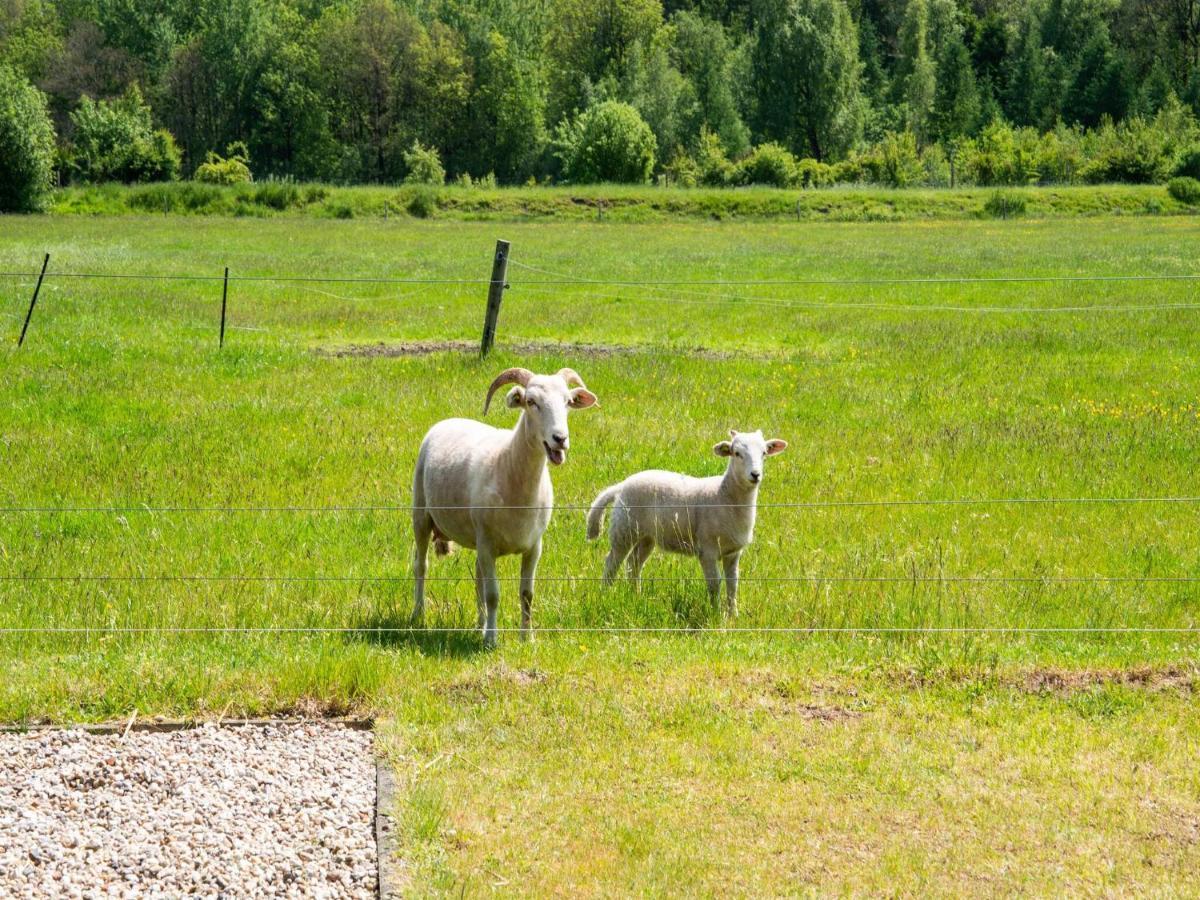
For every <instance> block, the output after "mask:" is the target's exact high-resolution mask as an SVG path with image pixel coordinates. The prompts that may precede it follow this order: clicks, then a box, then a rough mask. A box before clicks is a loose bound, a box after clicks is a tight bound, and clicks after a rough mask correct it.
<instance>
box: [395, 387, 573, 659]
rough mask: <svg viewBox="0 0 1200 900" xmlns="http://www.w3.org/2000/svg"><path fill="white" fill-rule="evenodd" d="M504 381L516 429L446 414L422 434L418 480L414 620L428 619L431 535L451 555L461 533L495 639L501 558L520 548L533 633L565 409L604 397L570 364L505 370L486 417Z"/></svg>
mask: <svg viewBox="0 0 1200 900" xmlns="http://www.w3.org/2000/svg"><path fill="white" fill-rule="evenodd" d="M505 384H515V385H516V387H514V388H513V389H512V390H511V391H509V393H508V397H507V398H506V400H505V403H506V405H507V406H508V408H509V409H519V410H521V417H520V418H519V419H518V420H517V424H516V427H515V428H513V429H511V430H508V429H500V428H493V427H492V426H490V425H485V424H483V423H482V422H476V421H475V420H473V419H446V420H444V421H442V422H438V423H437V424H436V425H434V426H433V427H432V428H430V429H429V432H428V433H427V434H426V435H425V440H424V441H422V442H421V450H420V452H419V453H418V455H417V470H416V474H415V476H414V478H413V532H414V535H415V537H416V549H415V552H414V556H413V575H414V581H415V584H414V588H413V594H414V604H413V614H412V620H413V624H414V625H420V624H421V622H422V621H423V618H424V614H425V563H426V557H427V555H428V550H429V541H430V539H431V538H432V539H433V541H434V548H435V549H436V550H437V552H438V554H439V555H444V554H446V553H449V552H450V542H451V541H454V542H455V543H457V544H460V545H462V546H463V547H468V548H472V549H474V550H475V595H476V600H477V603H478V612H479V618H478V626H479V628H480V629H482V631H483V639H484V644H485V645H487V646H489V647H491V646H495V644H496V609H497V607H498V606H499V603H500V583H499V581H498V580H497V578H496V559H497V557H500V556H508V555H510V554H516V553H519V554H521V636H522V637H523V638H528V637H529V636H530V633H531V630H532V627H533V583H534V576H535V574H536V572H537V564H538V559H539V557H541V555H542V534H543V533H544V532H545V531H546V526H547V525H548V524H549V523H550V513H551V510H552V508H553V506H554V488H553V487H552V485H551V484H550V473H549V472H548V471H547V469H546V461H547V460H549V461H550V462H551V463H553V464H554V465H556V466H558V465H562V463H563V462H565V461H566V458H567V450H568V449H569V447H570V440H569V433H568V431H567V410H568V409H585V408H587V407H589V406H593V405H594V404H595V403H596V395H595V394H593V393H592V392H591V391H589V390H588V389H587V387H586V386H585V385H584V383H583V379H582V378H580V377H579V375H578V374H577V373H576V372H575V371H574V370H572V369H561V370H560V371H559V372H558V373H557V374H554V375H535V374H534V373H533V372H531V371H529V370H528V369H520V368H515V369H507V370H505V371H504V372H501V373H500V374H499V375H498V376H496V379H495V381H493V382H492V384H491V387H489V388H488V392H487V400H485V401H484V404H483V412H484V414H485V415H486V414H487V410H488V406H489V404H490V403H491V402H492V395H493V394H494V393H495V392H496V390H497V389H498V388H499V387H501V386H502V385H505ZM572 385H576V386H575V387H572Z"/></svg>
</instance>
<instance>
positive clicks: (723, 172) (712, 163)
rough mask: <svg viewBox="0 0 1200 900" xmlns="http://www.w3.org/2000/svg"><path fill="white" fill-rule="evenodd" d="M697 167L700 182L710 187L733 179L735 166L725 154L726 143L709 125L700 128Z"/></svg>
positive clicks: (721, 184) (719, 185)
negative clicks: (710, 129) (722, 141)
mask: <svg viewBox="0 0 1200 900" xmlns="http://www.w3.org/2000/svg"><path fill="white" fill-rule="evenodd" d="M696 168H697V170H698V171H699V178H700V183H701V184H704V185H708V186H709V187H721V186H723V185H726V184H729V183H730V182H731V181H732V180H733V176H734V166H733V163H731V162H730V161H729V158H728V157H727V156H726V155H725V145H724V144H722V143H721V138H720V136H719V135H717V134H716V132H713V131H709V129H708V126H707V125H704V126H702V127H701V128H700V137H699V138H698V139H697V141H696Z"/></svg>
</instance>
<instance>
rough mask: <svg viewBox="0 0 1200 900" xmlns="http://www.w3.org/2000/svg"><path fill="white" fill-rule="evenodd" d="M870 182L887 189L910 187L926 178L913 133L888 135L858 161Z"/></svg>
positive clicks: (891, 133) (904, 132)
mask: <svg viewBox="0 0 1200 900" xmlns="http://www.w3.org/2000/svg"><path fill="white" fill-rule="evenodd" d="M858 164H859V166H860V168H861V170H862V172H863V175H864V176H865V178H866V180H867V181H871V182H874V183H875V184H882V185H886V186H887V187H898V188H899V187H909V186H911V185H914V184H920V183H921V180H922V179H923V178H924V177H925V169H924V168H923V167H922V166H921V158H920V156H918V155H917V139H916V138H915V137H914V136H913V134H912V132H911V131H903V132H899V133H897V132H894V131H893V132H888V133H887V134H885V135H884V136H883V139H882V140H881V141H879V143H877V144H875V146H873V147H871V148H870V149H869V150H868V151H867V152H866V153H864V154H861V155H860V156H859V157H858Z"/></svg>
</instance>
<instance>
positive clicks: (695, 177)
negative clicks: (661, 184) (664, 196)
mask: <svg viewBox="0 0 1200 900" xmlns="http://www.w3.org/2000/svg"><path fill="white" fill-rule="evenodd" d="M663 174H664V175H665V176H666V179H667V183H668V184H670V183H674V184H675V185H677V186H678V187H686V188H693V187H696V186H697V185H698V184H700V167H699V166H698V165H697V164H696V160H694V159H692V157H691V156H689V155H688V153H687V151H686V150H684V149H683V148H682V147H676V148H675V154H674V155H673V156H672V157H671V159H670V160H669V161H668V162H667V164H666V165H665V166H663Z"/></svg>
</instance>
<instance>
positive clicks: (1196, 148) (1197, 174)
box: [1175, 144, 1200, 178]
mask: <svg viewBox="0 0 1200 900" xmlns="http://www.w3.org/2000/svg"><path fill="white" fill-rule="evenodd" d="M1175 174H1176V175H1184V176H1187V177H1188V178H1200V144H1193V145H1192V146H1190V147H1188V148H1186V149H1185V150H1184V151H1183V152H1182V153H1180V154H1179V162H1177V163H1176V164H1175Z"/></svg>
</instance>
